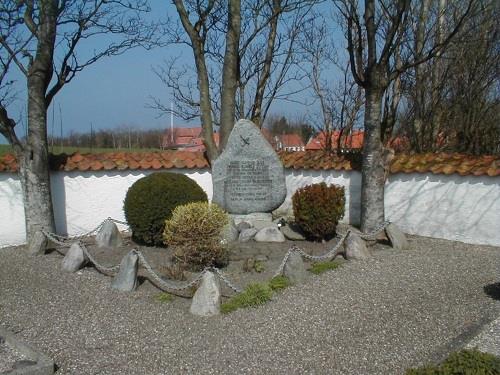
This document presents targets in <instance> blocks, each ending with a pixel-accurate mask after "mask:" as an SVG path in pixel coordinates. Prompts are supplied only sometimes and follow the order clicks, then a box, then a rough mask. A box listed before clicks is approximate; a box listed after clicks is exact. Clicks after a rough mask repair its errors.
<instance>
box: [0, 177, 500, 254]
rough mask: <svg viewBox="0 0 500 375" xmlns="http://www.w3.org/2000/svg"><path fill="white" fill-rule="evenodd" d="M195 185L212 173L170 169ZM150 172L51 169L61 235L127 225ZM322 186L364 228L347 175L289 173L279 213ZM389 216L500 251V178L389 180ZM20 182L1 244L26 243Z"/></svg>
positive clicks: (428, 232) (8, 196)
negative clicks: (338, 192) (132, 199)
mask: <svg viewBox="0 0 500 375" xmlns="http://www.w3.org/2000/svg"><path fill="white" fill-rule="evenodd" d="M169 171H172V172H177V173H184V174H186V175H187V176H188V177H190V178H192V179H193V180H195V181H196V182H197V183H198V184H199V185H200V186H201V187H202V188H203V189H204V190H205V192H206V193H207V196H208V197H209V199H211V198H212V178H211V174H210V171H208V170H191V169H182V170H169ZM149 173H152V171H99V172H54V173H53V174H52V176H51V181H52V189H53V200H54V211H55V217H56V227H57V231H58V233H61V234H69V235H77V234H81V233H84V232H87V231H89V230H91V229H93V228H95V227H96V226H97V225H98V224H99V223H100V222H101V221H102V220H104V219H105V218H107V217H108V216H109V217H112V218H115V219H118V220H124V214H123V200H124V199H125V194H126V192H127V189H128V188H129V187H130V186H131V185H132V184H133V183H134V182H135V181H136V180H138V179H139V178H141V177H144V176H146V175H147V174H149ZM321 181H325V182H326V183H328V184H330V183H334V184H338V185H342V186H344V187H345V191H346V213H345V217H344V220H343V221H345V222H350V223H353V224H358V223H359V217H360V196H361V174H360V173H359V172H346V171H309V170H292V169H288V170H286V184H287V197H286V199H285V202H284V203H283V205H282V206H281V207H280V210H281V211H290V210H291V197H292V195H293V193H294V192H295V190H297V189H298V188H300V187H302V186H305V185H308V184H311V183H316V182H321ZM385 210H386V218H387V219H388V220H390V221H393V222H395V223H396V224H398V225H399V226H400V227H401V228H402V229H403V230H404V231H405V232H407V233H411V234H418V235H422V236H431V237H437V238H445V239H450V240H457V241H462V242H466V243H477V244H487V245H494V246H500V177H474V176H459V175H450V176H446V175H432V174H417V173H415V174H397V175H392V176H391V177H390V178H389V181H388V183H387V184H386V190H385ZM25 238H26V234H25V230H24V210H23V205H22V194H21V186H20V183H19V179H18V178H17V175H15V174H9V173H0V247H2V246H10V245H18V244H22V243H24V242H25Z"/></svg>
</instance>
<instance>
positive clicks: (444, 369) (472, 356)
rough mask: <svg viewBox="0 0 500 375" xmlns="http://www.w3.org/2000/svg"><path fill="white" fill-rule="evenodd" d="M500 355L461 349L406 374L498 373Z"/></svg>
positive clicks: (462, 374) (478, 374) (492, 374)
mask: <svg viewBox="0 0 500 375" xmlns="http://www.w3.org/2000/svg"><path fill="white" fill-rule="evenodd" d="M498 374H500V357H496V356H494V355H492V354H488V353H483V352H480V351H478V350H475V349H473V350H461V351H459V352H455V353H452V354H450V355H449V356H448V358H446V359H445V360H444V362H443V363H441V364H439V365H436V366H425V367H420V368H414V369H409V370H407V371H406V375H498Z"/></svg>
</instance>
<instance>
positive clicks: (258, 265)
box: [253, 260, 266, 273]
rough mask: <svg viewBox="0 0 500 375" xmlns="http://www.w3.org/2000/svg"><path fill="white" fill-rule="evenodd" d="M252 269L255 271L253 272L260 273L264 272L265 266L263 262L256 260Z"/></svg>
mask: <svg viewBox="0 0 500 375" xmlns="http://www.w3.org/2000/svg"><path fill="white" fill-rule="evenodd" d="M253 269H254V270H255V272H257V273H261V272H264V271H265V270H266V266H265V264H264V262H261V261H260V260H256V261H255V263H254V265H253Z"/></svg>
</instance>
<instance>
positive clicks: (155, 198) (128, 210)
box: [123, 172, 207, 245]
mask: <svg viewBox="0 0 500 375" xmlns="http://www.w3.org/2000/svg"><path fill="white" fill-rule="evenodd" d="M199 201H205V202H206V201H207V195H206V194H205V192H204V191H203V189H202V188H201V187H200V186H199V185H198V184H197V183H196V182H195V181H194V180H192V179H190V178H189V177H187V176H184V175H182V174H178V173H171V172H159V173H152V174H150V175H149V176H146V177H143V178H141V179H139V180H137V181H136V182H135V183H134V184H133V185H132V186H131V187H130V188H129V189H128V191H127V195H126V197H125V202H124V207H123V210H124V211H125V217H126V219H127V222H128V224H129V225H130V228H131V229H132V237H133V239H134V240H135V241H137V242H139V243H143V244H146V245H162V244H163V229H164V226H165V220H166V219H168V218H170V216H171V215H172V211H173V210H174V209H175V207H177V206H179V205H182V204H186V203H189V202H199Z"/></svg>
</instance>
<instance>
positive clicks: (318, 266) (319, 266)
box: [309, 261, 340, 275]
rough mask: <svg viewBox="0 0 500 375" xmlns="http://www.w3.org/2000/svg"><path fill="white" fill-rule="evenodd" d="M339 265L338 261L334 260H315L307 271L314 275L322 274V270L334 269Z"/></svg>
mask: <svg viewBox="0 0 500 375" xmlns="http://www.w3.org/2000/svg"><path fill="white" fill-rule="evenodd" d="M339 267H340V263H339V262H336V261H329V262H316V263H313V264H312V266H311V268H309V271H310V272H312V273H314V274H315V275H319V274H322V273H323V272H326V271H330V270H335V269H337V268H339Z"/></svg>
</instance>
